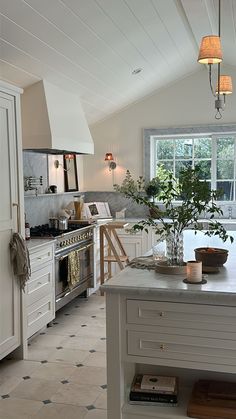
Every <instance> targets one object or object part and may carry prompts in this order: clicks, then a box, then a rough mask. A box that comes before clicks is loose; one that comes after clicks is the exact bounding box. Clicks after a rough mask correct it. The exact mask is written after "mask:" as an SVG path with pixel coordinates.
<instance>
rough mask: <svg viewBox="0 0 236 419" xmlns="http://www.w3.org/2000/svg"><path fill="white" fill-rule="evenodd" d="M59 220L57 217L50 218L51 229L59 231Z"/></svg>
mask: <svg viewBox="0 0 236 419" xmlns="http://www.w3.org/2000/svg"><path fill="white" fill-rule="evenodd" d="M58 226H59V220H58V218H56V217H51V218H49V227H50V228H53V229H54V230H58Z"/></svg>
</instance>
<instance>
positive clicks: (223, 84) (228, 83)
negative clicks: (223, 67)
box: [216, 74, 233, 95]
mask: <svg viewBox="0 0 236 419" xmlns="http://www.w3.org/2000/svg"><path fill="white" fill-rule="evenodd" d="M219 93H220V95H230V94H231V93H233V84H232V78H231V76H226V75H225V74H222V75H221V76H220V92H219ZM216 94H218V83H217V87H216Z"/></svg>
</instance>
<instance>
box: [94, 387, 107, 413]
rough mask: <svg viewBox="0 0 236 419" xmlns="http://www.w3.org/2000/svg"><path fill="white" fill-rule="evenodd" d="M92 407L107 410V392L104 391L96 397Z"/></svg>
mask: <svg viewBox="0 0 236 419" xmlns="http://www.w3.org/2000/svg"><path fill="white" fill-rule="evenodd" d="M94 406H95V407H96V408H97V409H105V410H106V408H107V392H106V391H105V390H104V392H103V393H102V394H100V396H98V398H97V400H96V401H95V403H94Z"/></svg>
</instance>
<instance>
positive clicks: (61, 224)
mask: <svg viewBox="0 0 236 419" xmlns="http://www.w3.org/2000/svg"><path fill="white" fill-rule="evenodd" d="M58 228H59V230H67V229H68V218H67V217H64V216H63V217H62V216H61V217H59V218H58Z"/></svg>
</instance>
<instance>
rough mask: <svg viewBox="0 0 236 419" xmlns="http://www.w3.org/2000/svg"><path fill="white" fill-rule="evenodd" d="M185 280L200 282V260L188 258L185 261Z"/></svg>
mask: <svg viewBox="0 0 236 419" xmlns="http://www.w3.org/2000/svg"><path fill="white" fill-rule="evenodd" d="M187 280H188V282H193V283H197V282H201V281H202V262H201V261H196V260H190V261H188V262H187Z"/></svg>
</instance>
